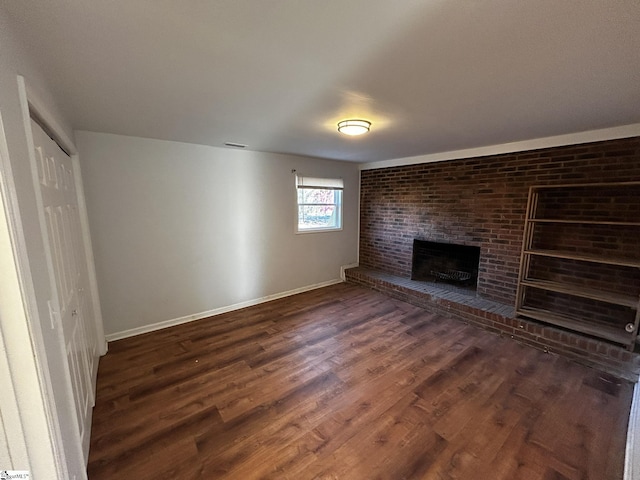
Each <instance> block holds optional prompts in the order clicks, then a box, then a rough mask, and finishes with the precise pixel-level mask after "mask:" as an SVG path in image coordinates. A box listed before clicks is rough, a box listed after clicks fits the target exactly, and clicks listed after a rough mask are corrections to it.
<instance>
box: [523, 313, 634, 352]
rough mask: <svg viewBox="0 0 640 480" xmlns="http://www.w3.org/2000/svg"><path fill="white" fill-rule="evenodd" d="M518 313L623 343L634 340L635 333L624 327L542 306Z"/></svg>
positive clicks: (629, 342) (628, 343)
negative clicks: (571, 315) (595, 321)
mask: <svg viewBox="0 0 640 480" xmlns="http://www.w3.org/2000/svg"><path fill="white" fill-rule="evenodd" d="M516 313H517V314H518V315H523V316H525V317H530V318H533V319H536V320H540V321H543V322H545V323H550V324H552V325H557V326H560V327H564V328H568V329H570V330H574V331H576V332H581V333H585V334H587V335H591V336H594V337H599V338H603V339H606V340H610V341H612V342H616V343H619V344H621V345H626V346H628V345H630V344H632V343H633V341H634V334H632V333H628V332H627V331H625V330H624V328H622V327H614V326H607V325H602V324H597V325H596V324H593V323H588V322H585V321H583V320H580V319H577V318H574V317H570V316H568V315H564V314H561V313H556V312H551V311H549V310H544V309H541V308H533V307H520V308H519V309H518V310H516Z"/></svg>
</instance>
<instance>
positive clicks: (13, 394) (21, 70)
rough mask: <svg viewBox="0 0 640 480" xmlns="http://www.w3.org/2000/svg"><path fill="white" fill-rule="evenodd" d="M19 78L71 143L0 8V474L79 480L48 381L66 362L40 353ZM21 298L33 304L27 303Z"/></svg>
mask: <svg viewBox="0 0 640 480" xmlns="http://www.w3.org/2000/svg"><path fill="white" fill-rule="evenodd" d="M18 75H23V76H24V77H25V79H26V82H27V84H28V86H29V88H30V91H31V92H32V94H33V97H36V98H37V101H38V104H39V105H41V106H44V107H45V108H46V110H47V111H48V112H50V113H51V114H52V115H53V117H55V119H56V121H57V123H58V124H59V125H60V126H61V128H62V131H63V133H64V134H65V135H67V136H69V137H72V131H71V128H70V126H69V124H68V122H66V120H65V118H64V116H63V115H62V114H61V113H60V110H59V108H58V107H57V105H56V102H55V100H54V96H53V95H52V92H51V91H50V89H49V87H48V84H47V81H46V78H45V76H44V75H43V74H42V73H41V72H40V71H39V70H38V68H37V65H35V64H34V63H33V62H32V61H31V59H30V57H29V55H28V53H27V52H26V51H25V50H24V48H23V45H22V44H21V42H20V41H19V39H18V38H17V36H16V34H15V32H14V30H13V26H12V25H11V23H10V21H9V19H8V17H7V15H6V13H5V11H4V9H3V7H2V4H1V3H0V117H1V119H2V124H3V125H0V128H2V127H3V131H4V135H2V132H0V177H1V178H0V193H1V194H2V197H3V202H0V208H2V205H4V208H5V212H3V213H4V214H3V215H0V264H1V266H2V270H1V273H0V290H2V295H1V300H2V301H1V302H0V330H1V332H0V333H1V335H2V345H1V347H2V348H1V349H0V355H2V357H3V358H2V359H1V360H0V383H2V385H5V386H6V387H7V389H6V391H5V392H4V393H5V394H3V395H2V396H1V398H0V408H1V410H2V417H3V418H2V429H3V431H2V432H0V439H1V440H0V442H3V443H4V442H6V445H5V446H3V447H2V448H0V455H1V456H0V468H2V469H17V470H31V473H32V476H33V478H65V477H67V478H71V476H72V475H76V476H77V478H79V479H80V478H85V477H86V474H85V473H84V465H83V464H82V459H81V451H80V445H79V444H75V443H74V442H73V440H74V438H77V432H74V431H72V428H73V425H72V422H71V418H72V415H74V413H73V411H72V403H71V399H69V398H67V397H65V395H67V393H68V390H67V388H66V386H65V385H51V382H49V381H48V379H49V377H48V372H50V371H52V370H53V369H56V370H59V369H64V362H65V361H66V359H65V358H64V356H63V352H62V350H61V349H58V350H56V349H50V350H48V352H47V353H46V355H45V354H44V353H43V349H44V342H45V340H43V335H42V330H41V329H40V328H41V325H42V324H45V325H46V324H48V323H49V319H48V309H47V299H48V298H50V290H49V278H48V275H47V266H46V258H45V255H44V248H43V240H42V232H41V231H40V225H39V222H38V214H37V206H36V205H37V204H36V199H35V190H34V185H33V180H32V176H31V170H30V164H29V148H30V147H29V144H28V142H27V136H26V130H25V127H24V123H23V120H24V118H23V114H22V113H23V112H22V107H21V103H20V92H19V88H18V79H17V77H18ZM5 214H6V216H5ZM18 257H19V258H21V260H20V262H19V263H17V258H18ZM25 258H28V261H25ZM22 296H27V297H30V298H35V300H36V301H35V302H34V303H33V304H29V305H27V304H24V303H23V299H22V298H21V297H22ZM47 328H50V327H47ZM8 377H9V378H8ZM51 395H55V396H56V398H57V400H58V403H57V410H54V409H52V408H49V407H50V406H51V407H53V405H52V404H50V403H48V402H47V401H46V400H45V398H47V397H48V396H51ZM59 448H60V450H59ZM59 454H62V455H64V456H65V457H66V459H67V462H68V463H67V465H66V467H67V471H66V472H63V473H62V474H61V471H56V463H57V462H56V457H57V456H58V455H59ZM5 456H8V457H9V458H5Z"/></svg>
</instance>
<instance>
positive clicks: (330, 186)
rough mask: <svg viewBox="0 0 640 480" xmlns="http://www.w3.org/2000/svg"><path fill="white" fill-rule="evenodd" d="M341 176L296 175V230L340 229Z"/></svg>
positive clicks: (300, 231)
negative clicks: (316, 176)
mask: <svg viewBox="0 0 640 480" xmlns="http://www.w3.org/2000/svg"><path fill="white" fill-rule="evenodd" d="M343 186H344V183H343V181H342V179H341V178H315V177H301V176H296V187H297V193H298V222H297V227H296V231H297V232H298V233H305V232H326V231H328V230H342V189H343Z"/></svg>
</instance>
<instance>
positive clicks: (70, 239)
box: [31, 120, 98, 464]
mask: <svg viewBox="0 0 640 480" xmlns="http://www.w3.org/2000/svg"><path fill="white" fill-rule="evenodd" d="M31 129H32V132H33V141H34V149H35V157H36V162H37V169H38V184H39V188H40V192H41V194H42V195H41V203H42V204H41V205H40V207H41V208H42V211H43V212H44V221H45V223H46V225H45V229H46V232H47V237H48V238H47V239H46V241H45V250H47V252H46V253H47V256H48V257H49V258H50V260H51V262H50V263H49V264H50V265H51V266H52V270H53V271H51V272H49V277H50V279H51V284H52V285H51V291H52V295H53V298H51V299H50V310H51V321H52V329H53V330H55V329H57V328H61V329H62V338H64V350H65V353H66V357H67V363H68V365H69V375H70V381H71V388H72V390H73V399H74V403H75V412H76V417H77V422H78V429H79V432H78V433H79V436H80V440H81V442H82V450H83V454H84V459H85V464H86V461H87V458H88V453H89V440H90V438H89V437H90V433H91V413H92V408H93V406H94V398H93V396H94V392H95V384H94V381H95V379H94V378H93V371H94V366H95V365H94V364H95V362H97V360H98V352H97V334H96V328H95V322H94V313H93V308H92V302H91V301H90V298H88V294H89V292H90V290H89V282H88V270H87V265H86V261H85V258H86V257H85V249H86V246H85V245H84V241H83V237H82V231H81V226H80V215H79V211H78V197H77V194H76V189H75V179H74V174H73V165H72V160H71V158H69V156H68V155H67V154H66V153H64V152H63V151H62V150H61V149H60V147H59V146H58V145H57V144H56V143H55V142H54V141H53V140H52V139H51V138H49V136H48V135H47V134H46V133H45V132H44V131H43V130H42V128H41V127H40V126H39V125H38V124H37V123H35V122H34V121H33V120H31Z"/></svg>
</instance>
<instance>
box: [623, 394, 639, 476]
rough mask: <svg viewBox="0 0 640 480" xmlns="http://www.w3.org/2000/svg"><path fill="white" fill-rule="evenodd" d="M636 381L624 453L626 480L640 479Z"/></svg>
mask: <svg viewBox="0 0 640 480" xmlns="http://www.w3.org/2000/svg"><path fill="white" fill-rule="evenodd" d="M638 385H639V384H637V383H636V385H635V387H634V390H633V402H632V403H631V412H630V413H629V428H628V430H627V448H626V450H625V455H624V480H638V479H640V438H639V437H640V387H639V386H638Z"/></svg>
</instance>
